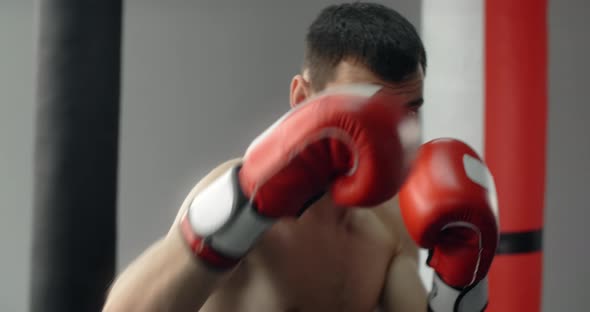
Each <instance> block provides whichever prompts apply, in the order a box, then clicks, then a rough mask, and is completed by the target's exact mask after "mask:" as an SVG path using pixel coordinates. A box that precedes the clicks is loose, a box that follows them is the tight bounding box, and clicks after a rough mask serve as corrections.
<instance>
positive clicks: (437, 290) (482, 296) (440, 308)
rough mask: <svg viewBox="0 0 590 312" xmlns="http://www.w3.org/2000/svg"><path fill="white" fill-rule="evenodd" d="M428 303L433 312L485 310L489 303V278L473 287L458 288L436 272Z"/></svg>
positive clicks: (474, 311) (478, 311) (479, 311)
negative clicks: (446, 282)
mask: <svg viewBox="0 0 590 312" xmlns="http://www.w3.org/2000/svg"><path fill="white" fill-rule="evenodd" d="M428 304H429V311H433V312H481V311H484V310H485V308H486V306H487V304H488V278H487V277H486V278H484V279H483V280H481V281H480V282H478V283H477V284H475V285H473V286H471V287H468V288H465V289H456V288H454V287H451V286H449V285H447V284H445V282H443V280H442V279H440V277H439V276H438V274H434V278H433V281H432V290H431V291H430V295H429V297H428Z"/></svg>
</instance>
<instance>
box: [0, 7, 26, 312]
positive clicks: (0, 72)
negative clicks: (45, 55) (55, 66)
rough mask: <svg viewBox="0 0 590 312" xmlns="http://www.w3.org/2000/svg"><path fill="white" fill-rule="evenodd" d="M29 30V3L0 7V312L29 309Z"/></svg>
mask: <svg viewBox="0 0 590 312" xmlns="http://www.w3.org/2000/svg"><path fill="white" fill-rule="evenodd" d="M33 27H34V25H33V2H32V1H20V0H11V1H6V0H4V1H0V43H1V44H0V200H1V202H2V203H1V204H0V311H15V312H17V311H24V310H25V308H26V307H27V306H28V304H27V300H28V298H27V296H28V281H29V255H30V250H29V249H30V245H31V237H32V235H31V224H32V220H31V210H32V206H31V205H32V199H31V192H32V186H33V180H32V168H31V164H32V161H33V130H34V128H33V123H34V109H33V108H34V107H33V99H34V89H33V85H34V83H33V79H34V73H33V71H34V66H33V64H34V62H33V60H34V52H33V51H34V50H33V48H34V41H33V38H32V34H33Z"/></svg>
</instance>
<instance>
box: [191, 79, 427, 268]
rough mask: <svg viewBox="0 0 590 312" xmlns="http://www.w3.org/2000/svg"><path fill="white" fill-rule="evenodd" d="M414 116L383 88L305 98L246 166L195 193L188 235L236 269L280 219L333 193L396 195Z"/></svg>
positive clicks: (209, 255)
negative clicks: (275, 221)
mask: <svg viewBox="0 0 590 312" xmlns="http://www.w3.org/2000/svg"><path fill="white" fill-rule="evenodd" d="M406 117H408V118H406ZM414 121H415V119H414V117H411V116H409V115H407V113H406V108H405V107H404V103H403V102H402V99H401V98H400V97H399V95H396V94H395V93H393V92H392V91H391V90H389V89H387V88H384V87H380V86H376V85H353V86H347V87H344V88H338V89H332V90H328V92H325V93H323V94H321V95H319V96H317V97H314V98H313V99H310V100H309V101H308V102H306V103H302V104H301V105H299V106H298V107H296V108H294V109H292V110H291V111H290V112H289V113H288V114H286V115H285V116H283V117H282V118H281V119H279V120H278V121H277V122H276V123H275V124H274V125H272V126H271V127H270V128H268V129H267V130H266V131H265V132H264V133H263V134H262V135H260V136H259V137H258V138H257V139H256V140H255V141H254V142H253V143H252V144H251V145H250V147H249V148H248V150H247V152H246V154H245V156H244V158H243V163H242V165H241V166H240V167H239V168H234V170H231V172H229V173H228V174H226V175H225V176H224V177H222V178H220V179H218V181H215V182H214V183H213V184H212V186H211V187H208V188H207V189H205V190H204V191H203V192H202V193H201V194H199V195H198V196H197V198H195V200H194V201H193V203H192V204H191V206H190V209H189V211H188V214H187V216H188V217H186V218H185V221H184V223H183V228H184V231H183V232H184V233H185V237H186V238H187V240H188V241H189V243H190V245H191V247H192V248H193V250H195V252H196V253H197V255H198V256H199V257H200V258H204V259H206V260H207V262H209V263H212V264H214V266H217V267H220V266H231V265H233V264H234V263H235V261H237V260H239V259H240V258H241V257H243V255H244V254H246V253H247V251H248V250H249V249H250V248H251V247H252V245H253V244H254V243H255V242H256V240H257V238H258V237H259V235H261V234H262V233H263V232H264V231H265V230H266V229H267V228H268V227H270V226H271V225H272V223H273V222H274V220H276V218H279V217H296V216H298V215H300V214H301V213H302V212H303V210H304V209H305V208H306V207H307V206H309V204H311V203H312V202H313V201H314V200H316V199H318V198H319V197H320V195H322V194H324V193H326V192H330V193H331V196H332V198H333V200H334V202H335V203H336V204H337V205H341V206H346V207H354V206H373V205H377V204H379V203H381V202H384V201H386V200H388V199H390V198H391V197H393V196H394V195H395V194H396V192H397V191H398V190H399V187H400V186H401V182H402V181H403V180H404V178H405V172H406V171H407V169H406V168H405V167H406V164H407V163H408V161H407V159H406V157H405V155H412V150H413V149H416V147H417V144H416V143H417V142H418V138H419V134H418V132H417V127H414V126H415V125H416V123H415V122H414ZM400 127H402V128H403V129H400ZM400 133H403V138H401V137H400ZM412 143H414V144H412ZM203 238H204V239H203ZM228 259H229V260H228ZM231 259H234V260H235V261H231Z"/></svg>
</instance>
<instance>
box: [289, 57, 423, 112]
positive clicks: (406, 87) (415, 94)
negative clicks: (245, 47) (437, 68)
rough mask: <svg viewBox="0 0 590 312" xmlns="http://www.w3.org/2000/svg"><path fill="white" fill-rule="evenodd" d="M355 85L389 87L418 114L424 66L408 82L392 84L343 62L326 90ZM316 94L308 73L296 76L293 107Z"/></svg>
mask: <svg viewBox="0 0 590 312" xmlns="http://www.w3.org/2000/svg"><path fill="white" fill-rule="evenodd" d="M354 83H371V84H377V85H382V86H385V87H388V88H390V89H391V90H393V91H394V92H397V93H398V94H399V95H400V96H401V97H402V99H403V101H404V103H405V105H406V106H407V107H408V108H410V110H411V111H412V112H414V113H418V110H419V108H420V107H421V106H422V103H423V85H424V72H423V70H422V66H418V69H417V70H416V72H415V73H414V74H412V75H411V76H410V77H409V78H408V79H406V81H404V82H400V83H391V82H386V81H383V80H381V79H380V78H378V77H377V76H376V75H375V74H373V73H372V72H371V71H370V70H368V69H367V68H366V67H365V66H364V65H362V64H359V63H356V62H350V61H342V62H341V63H340V64H339V65H338V66H337V67H336V71H335V75H334V79H332V80H331V81H329V82H328V83H327V84H326V88H331V87H335V86H340V85H346V84H354ZM315 93H316V92H314V91H313V90H312V89H311V87H310V84H309V77H307V73H306V72H304V73H303V74H302V75H297V76H295V77H294V78H293V81H292V82H291V95H290V100H291V106H293V107H294V106H296V105H297V104H299V103H301V102H303V101H305V100H306V99H307V98H309V97H311V96H313V95H315Z"/></svg>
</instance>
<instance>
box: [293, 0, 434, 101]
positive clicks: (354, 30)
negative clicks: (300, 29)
mask: <svg viewBox="0 0 590 312" xmlns="http://www.w3.org/2000/svg"><path fill="white" fill-rule="evenodd" d="M305 45H306V47H305V59H304V64H303V65H304V68H305V69H307V70H308V71H309V74H310V80H311V86H312V88H313V89H315V90H320V89H323V88H324V87H325V85H326V83H327V82H329V80H330V79H332V78H333V76H334V70H335V68H336V66H337V65H338V64H339V63H340V62H341V61H343V60H345V59H350V60H352V61H356V62H360V63H361V64H363V65H365V66H367V68H368V69H369V70H370V71H372V72H373V73H374V74H375V75H377V76H378V77H379V78H381V79H383V80H385V81H389V82H401V81H404V80H405V79H406V78H407V77H408V76H409V75H410V74H412V73H414V72H416V70H417V68H418V65H419V64H420V65H422V68H423V70H426V51H425V50H424V45H423V43H422V40H421V39H420V36H419V35H418V32H417V31H416V29H415V28H414V26H413V25H412V24H411V23H410V22H409V21H408V20H407V19H406V18H405V17H403V16H402V15H401V14H400V13H398V12H397V11H395V10H393V9H391V8H388V7H386V6H384V5H381V4H376V3H369V2H353V3H344V4H336V5H331V6H328V7H326V8H325V9H323V10H322V11H321V12H320V13H319V15H318V16H317V17H316V19H315V20H314V21H313V22H312V24H311V25H310V26H309V30H308V33H307V36H306V38H305Z"/></svg>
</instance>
